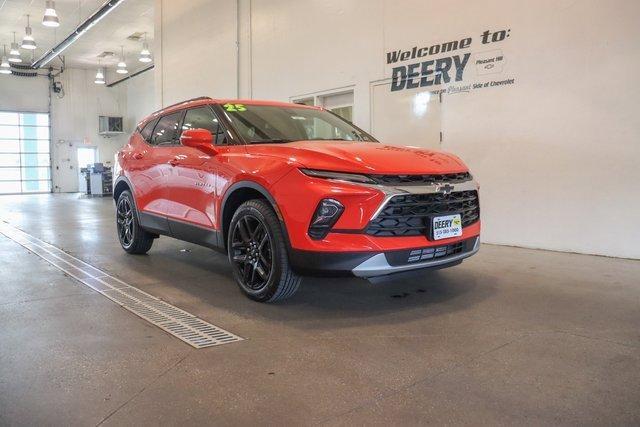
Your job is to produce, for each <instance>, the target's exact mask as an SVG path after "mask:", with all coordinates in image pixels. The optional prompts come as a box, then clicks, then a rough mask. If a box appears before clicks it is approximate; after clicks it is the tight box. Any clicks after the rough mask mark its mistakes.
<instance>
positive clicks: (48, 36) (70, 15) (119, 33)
mask: <svg viewBox="0 0 640 427" xmlns="http://www.w3.org/2000/svg"><path fill="white" fill-rule="evenodd" d="M105 1H106V0H56V2H55V5H56V12H57V14H58V18H59V19H60V26H59V27H58V28H50V27H45V26H44V25H42V16H43V14H44V9H45V0H0V48H1V47H2V46H1V45H3V44H6V45H7V51H8V49H9V45H10V44H11V42H12V41H13V31H15V32H16V41H17V42H18V44H20V41H21V40H22V37H23V36H24V27H26V25H27V14H29V15H31V16H30V20H31V28H32V29H33V37H34V39H35V41H36V43H37V45H38V48H37V49H36V50H35V58H36V59H38V58H39V57H40V56H41V55H42V54H43V53H44V52H46V51H47V50H49V49H50V48H52V47H53V46H55V45H56V44H57V43H59V42H60V41H61V40H63V39H65V38H66V37H67V36H68V35H69V34H70V33H71V32H72V31H73V30H75V28H76V27H77V26H78V24H79V23H81V22H82V21H84V20H85V19H86V18H87V17H88V16H89V15H91V14H92V13H93V12H95V11H96V9H98V8H99V7H100V6H102V4H104V3H105ZM153 10H154V0H125V1H123V2H122V4H120V6H118V7H117V8H116V9H115V10H114V11H112V12H111V13H109V14H108V15H107V16H105V17H104V18H103V19H102V20H101V21H100V22H98V24H96V25H95V26H94V27H93V28H91V29H90V30H89V31H88V32H87V33H85V34H84V35H83V36H82V37H80V38H79V39H78V40H77V41H76V42H75V43H74V44H72V45H71V46H70V47H68V48H67V49H66V50H65V51H64V52H63V53H62V55H63V56H64V57H65V61H66V66H67V67H74V68H84V69H91V68H96V67H97V66H98V55H99V54H101V53H102V52H105V51H110V52H114V53H115V54H116V56H114V57H112V58H110V59H106V60H101V61H102V65H103V66H105V67H115V65H116V64H117V63H118V57H119V56H120V46H121V45H123V46H124V53H125V60H126V62H127V65H128V67H129V70H130V71H135V70H136V69H139V68H143V67H145V66H147V65H149V64H143V63H140V62H138V54H139V52H140V50H141V49H142V42H135V41H131V40H127V37H129V36H130V35H131V34H133V33H135V32H141V33H144V32H146V33H147V41H148V42H149V46H150V48H151V49H153ZM20 52H21V54H22V59H23V60H30V59H31V51H27V50H25V49H20ZM50 64H53V65H54V66H55V67H59V66H60V61H59V60H58V59H54V60H53V61H52V62H51V63H50Z"/></svg>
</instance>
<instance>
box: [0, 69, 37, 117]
mask: <svg viewBox="0 0 640 427" xmlns="http://www.w3.org/2000/svg"><path fill="white" fill-rule="evenodd" d="M48 93H49V79H47V77H45V76H38V77H16V76H14V75H4V74H0V110H9V111H30V112H37V113H46V112H47V111H48V110H49V98H48Z"/></svg>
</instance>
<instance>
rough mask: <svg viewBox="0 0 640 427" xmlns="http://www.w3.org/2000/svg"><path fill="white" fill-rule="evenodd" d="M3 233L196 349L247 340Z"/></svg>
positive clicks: (3, 229)
mask: <svg viewBox="0 0 640 427" xmlns="http://www.w3.org/2000/svg"><path fill="white" fill-rule="evenodd" d="M0 233H2V234H4V235H5V236H7V237H8V238H9V239H11V240H13V241H14V242H16V243H18V244H20V245H22V246H24V247H25V248H27V249H28V250H30V251H31V252H33V253H34V254H36V255H38V256H39V257H40V258H42V259H44V260H45V261H47V262H48V263H49V264H51V265H53V266H54V267H56V268H58V269H59V270H62V271H64V272H65V273H67V274H68V275H70V276H72V277H73V278H75V279H76V280H78V281H79V282H80V283H82V284H84V285H86V286H88V287H90V288H91V289H93V290H95V291H96V292H99V293H101V294H102V295H104V296H105V297H107V298H109V299H110V300H111V301H113V302H115V303H116V304H118V305H120V306H122V307H123V308H124V309H126V310H128V311H130V312H132V313H134V314H136V315H137V316H139V317H141V318H143V319H145V320H146V321H148V322H150V323H152V324H154V325H156V326H158V327H159V328H161V329H163V330H165V331H167V332H168V333H170V334H171V335H173V336H175V337H177V338H179V339H181V340H182V341H184V342H186V343H187V344H189V345H191V346H193V347H195V348H204V347H211V346H215V345H221V344H228V343H232V342H236V341H242V340H243V338H241V337H239V336H237V335H234V334H232V333H231V332H228V331H225V330H224V329H222V328H219V327H217V326H215V325H212V324H211V323H208V322H205V321H204V320H202V319H200V318H198V317H196V316H194V315H192V314H190V313H187V312H186V311H184V310H181V309H179V308H178V307H175V306H173V305H171V304H169V303H167V302H165V301H162V300H160V299H158V298H156V297H154V296H153V295H150V294H148V293H146V292H144V291H141V290H140V289H138V288H135V287H133V286H131V285H129V284H127V283H125V282H123V281H122V280H120V279H117V278H115V277H113V276H111V275H109V274H107V273H105V272H104V271H102V270H100V269H98V268H96V267H94V266H92V265H90V264H88V263H86V262H84V261H82V260H81V259H79V258H76V257H74V256H72V255H69V254H68V253H66V252H64V251H63V250H62V249H60V248H58V247H56V246H53V245H52V244H50V243H47V242H44V241H42V240H40V239H38V238H36V237H33V236H31V235H30V234H27V233H25V232H23V231H21V230H18V229H17V228H15V227H12V226H10V225H8V224H7V223H4V222H1V221H0Z"/></svg>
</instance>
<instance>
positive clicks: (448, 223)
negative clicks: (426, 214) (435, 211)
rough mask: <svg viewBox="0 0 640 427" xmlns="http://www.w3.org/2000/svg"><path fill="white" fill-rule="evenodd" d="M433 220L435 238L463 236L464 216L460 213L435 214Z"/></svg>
mask: <svg viewBox="0 0 640 427" xmlns="http://www.w3.org/2000/svg"><path fill="white" fill-rule="evenodd" d="M432 221H433V222H432V223H431V230H433V233H432V236H433V240H442V239H448V238H450V237H459V236H462V218H461V217H460V214H455V215H444V216H435V217H433V220H432Z"/></svg>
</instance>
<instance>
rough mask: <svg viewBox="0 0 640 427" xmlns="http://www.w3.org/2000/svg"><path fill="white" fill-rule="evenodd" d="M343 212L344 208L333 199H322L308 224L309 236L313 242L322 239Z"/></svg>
mask: <svg viewBox="0 0 640 427" xmlns="http://www.w3.org/2000/svg"><path fill="white" fill-rule="evenodd" d="M342 212H344V206H342V203H340V202H339V201H337V200H334V199H322V200H321V201H320V203H319V204H318V207H317V208H316V211H315V212H314V213H313V217H312V218H311V224H309V231H308V233H309V236H311V238H312V239H314V240H320V239H324V238H325V237H326V236H327V234H328V233H329V230H331V227H333V225H334V224H335V223H336V222H337V221H338V218H340V215H342Z"/></svg>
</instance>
